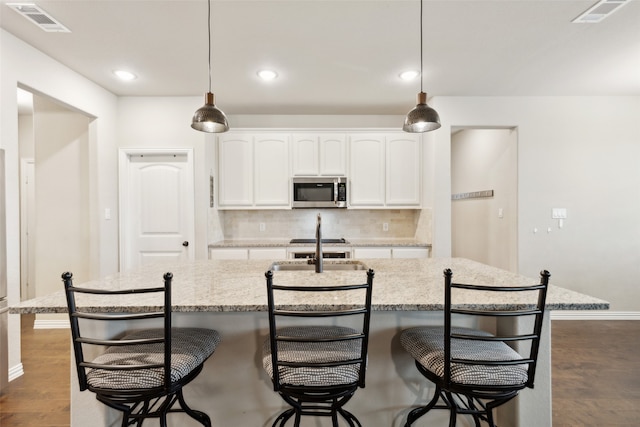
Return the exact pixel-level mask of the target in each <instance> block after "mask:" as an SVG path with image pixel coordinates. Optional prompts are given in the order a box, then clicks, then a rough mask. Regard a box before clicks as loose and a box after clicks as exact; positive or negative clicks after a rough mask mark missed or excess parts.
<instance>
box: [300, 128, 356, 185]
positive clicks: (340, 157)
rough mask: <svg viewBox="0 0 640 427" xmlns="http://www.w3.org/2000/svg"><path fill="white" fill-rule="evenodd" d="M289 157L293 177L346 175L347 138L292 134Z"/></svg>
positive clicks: (314, 134)
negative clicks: (290, 158)
mask: <svg viewBox="0 0 640 427" xmlns="http://www.w3.org/2000/svg"><path fill="white" fill-rule="evenodd" d="M291 155H292V162H291V163H292V173H293V175H294V176H318V175H322V176H345V175H346V174H347V137H346V135H345V134H343V133H304V134H294V135H293V138H292V143H291Z"/></svg>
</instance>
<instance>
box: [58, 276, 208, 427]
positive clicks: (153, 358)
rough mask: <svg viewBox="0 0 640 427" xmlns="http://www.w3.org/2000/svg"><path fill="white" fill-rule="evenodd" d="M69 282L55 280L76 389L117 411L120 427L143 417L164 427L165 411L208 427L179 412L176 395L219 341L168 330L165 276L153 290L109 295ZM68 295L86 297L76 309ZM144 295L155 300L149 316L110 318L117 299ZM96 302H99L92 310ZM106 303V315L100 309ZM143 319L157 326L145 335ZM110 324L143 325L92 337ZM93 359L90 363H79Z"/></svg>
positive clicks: (198, 331)
mask: <svg viewBox="0 0 640 427" xmlns="http://www.w3.org/2000/svg"><path fill="white" fill-rule="evenodd" d="M72 277H73V275H72V274H71V273H68V272H67V273H63V274H62V279H63V282H64V287H65V293H66V297H67V307H68V310H69V320H70V322H71V336H72V343H73V351H74V356H75V363H76V369H77V371H78V380H79V383H80V390H81V391H84V390H89V391H91V392H93V393H95V394H96V399H97V400H98V401H100V402H102V403H103V404H105V405H107V406H109V407H110V408H113V409H116V410H118V411H121V412H122V413H123V417H122V427H126V426H130V425H134V424H135V425H137V426H142V423H143V421H144V420H145V419H147V418H158V419H159V421H160V425H161V426H163V427H165V426H166V425H167V414H168V413H172V412H184V413H186V414H187V415H189V416H190V417H191V418H193V419H195V420H196V421H198V422H199V423H200V424H202V425H203V426H206V427H210V426H211V421H210V419H209V416H208V415H207V414H205V413H204V412H201V411H197V410H194V409H191V408H190V407H189V406H188V405H187V403H186V402H185V400H184V396H183V394H182V388H183V387H184V386H185V385H186V384H188V383H189V382H191V381H192V380H193V379H195V378H196V377H197V376H198V374H199V373H200V372H201V371H202V368H203V364H204V362H205V361H206V360H207V359H208V358H209V356H211V354H213V352H214V351H215V349H216V347H217V346H218V344H219V343H220V334H219V333H218V332H217V331H214V330H211V329H203V328H172V327H171V281H172V278H173V275H172V274H171V273H166V274H165V275H164V286H160V287H149V288H136V289H109V290H105V289H95V288H90V287H76V286H74V285H73V283H72ZM76 294H84V295H88V296H91V298H89V297H80V299H81V302H80V303H79V304H78V303H77V302H76ZM151 294H160V296H161V297H162V299H161V300H160V302H159V305H160V306H161V308H159V309H158V310H157V311H153V312H137V313H114V312H113V311H117V310H118V306H120V305H122V301H121V299H126V298H131V299H135V298H140V297H141V296H142V295H151ZM98 299H99V300H100V301H101V302H100V303H99V304H96V303H95V302H96V301H97V300H98ZM106 300H108V301H110V303H106V305H107V306H108V305H109V304H110V305H111V306H112V307H114V310H104V309H101V308H100V307H104V306H105V301H106ZM92 304H93V307H94V308H91V306H92ZM79 306H80V307H81V308H79ZM96 307H97V308H96ZM148 319H162V320H161V322H162V326H161V327H158V328H152V329H150V328H149V327H148V322H149V320H148ZM117 322H126V324H127V327H128V326H130V325H133V324H135V323H136V322H145V325H146V326H145V327H144V328H143V329H136V330H132V329H128V330H126V331H124V332H123V333H121V334H119V335H117V336H115V337H112V336H107V335H109V334H108V333H101V332H95V331H103V330H106V331H108V330H109V329H110V328H114V327H115V325H114V324H115V323H117ZM98 324H99V325H98ZM88 347H92V348H88ZM96 352H97V353H98V355H97V357H89V356H87V354H90V353H96ZM176 403H177V407H175V406H176Z"/></svg>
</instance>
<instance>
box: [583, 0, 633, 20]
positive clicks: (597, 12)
mask: <svg viewBox="0 0 640 427" xmlns="http://www.w3.org/2000/svg"><path fill="white" fill-rule="evenodd" d="M630 1H631V0H600V1H599V2H598V3H596V4H594V5H593V6H591V7H590V8H589V9H587V10H586V11H584V12H583V13H582V14H581V15H580V16H578V17H577V18H576V19H574V20H573V21H571V22H573V23H574V24H596V23H598V22H600V21H602V20H603V19H604V18H606V17H608V16H610V15H611V14H612V13H613V12H615V11H616V10H618V9H620V8H621V7H622V6H624V5H625V4H627V3H629V2H630Z"/></svg>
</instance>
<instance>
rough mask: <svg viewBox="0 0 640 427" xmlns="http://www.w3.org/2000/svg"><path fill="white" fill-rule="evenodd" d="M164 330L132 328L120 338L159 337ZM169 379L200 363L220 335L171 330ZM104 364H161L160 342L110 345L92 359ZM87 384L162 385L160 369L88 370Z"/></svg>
mask: <svg viewBox="0 0 640 427" xmlns="http://www.w3.org/2000/svg"><path fill="white" fill-rule="evenodd" d="M162 337H164V329H145V330H140V331H132V332H130V333H128V334H126V335H125V336H123V337H122V339H138V338H162ZM171 341H172V342H171V344H172V345H171V381H172V382H175V381H178V380H180V379H181V378H184V377H185V376H187V375H188V374H189V373H190V372H191V371H193V370H194V369H195V368H197V367H198V366H199V365H200V364H202V363H203V362H204V361H205V360H207V358H208V357H209V356H211V354H213V352H214V351H215V349H216V347H217V346H218V344H219V343H220V334H219V333H218V332H217V331H215V330H211V329H204V328H172V329H171ZM93 362H94V363H100V364H105V365H136V364H145V363H154V364H157V363H160V364H161V363H164V345H163V344H162V343H159V344H141V345H128V346H112V347H108V348H107V349H106V351H105V352H104V353H103V354H102V355H100V356H98V357H97V358H96V359H94V360H93ZM87 383H88V384H89V386H91V387H94V388H104V389H117V390H127V389H144V388H154V387H160V386H162V385H163V384H164V371H163V369H162V368H154V369H134V370H106V369H90V370H88V371H87Z"/></svg>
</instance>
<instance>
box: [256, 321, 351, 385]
mask: <svg viewBox="0 0 640 427" xmlns="http://www.w3.org/2000/svg"><path fill="white" fill-rule="evenodd" d="M356 333H358V332H357V331H356V330H355V329H351V328H346V327H339V326H292V327H284V328H280V329H278V334H279V335H286V336H295V337H312V338H327V337H332V336H333V337H335V336H340V335H347V334H356ZM361 344H362V340H360V339H354V340H349V341H339V342H313V343H305V342H278V354H279V357H280V360H281V361H287V362H305V363H322V362H334V361H344V360H349V359H357V358H358V357H360V349H361ZM271 362H272V361H271V344H270V342H269V340H266V341H265V343H264V346H263V349H262V363H263V366H264V369H265V370H266V371H267V373H268V374H269V375H270V376H271V377H272V378H273V365H272V363H271ZM359 368H360V364H359V363H355V364H350V365H341V366H336V367H304V368H297V367H288V366H281V368H280V382H281V383H282V384H289V385H306V386H333V385H340V384H349V383H355V382H357V381H358V373H359V372H358V370H359Z"/></svg>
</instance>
